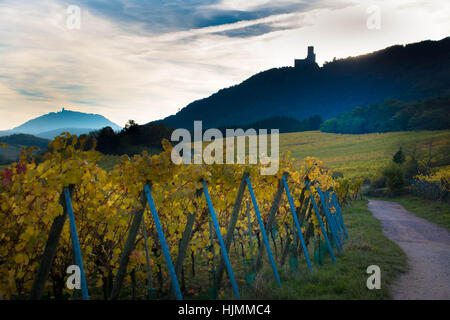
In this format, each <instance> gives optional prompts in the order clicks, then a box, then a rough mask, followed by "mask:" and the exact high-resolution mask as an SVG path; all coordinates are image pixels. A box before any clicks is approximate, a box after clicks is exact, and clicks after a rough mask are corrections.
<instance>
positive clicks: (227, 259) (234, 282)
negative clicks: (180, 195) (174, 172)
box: [203, 181, 241, 299]
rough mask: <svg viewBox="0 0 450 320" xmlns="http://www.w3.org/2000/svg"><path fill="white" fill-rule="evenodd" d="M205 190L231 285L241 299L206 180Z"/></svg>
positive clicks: (204, 183)
mask: <svg viewBox="0 0 450 320" xmlns="http://www.w3.org/2000/svg"><path fill="white" fill-rule="evenodd" d="M203 192H204V194H205V198H206V202H207V203H208V209H209V213H210V215H211V218H212V220H213V224H214V229H216V235H217V238H218V239H219V244H220V248H221V251H222V256H223V259H224V260H225V266H226V267H227V271H228V277H229V278H230V282H231V286H232V287H233V291H234V295H235V296H236V298H237V299H240V298H241V297H240V295H239V289H238V286H237V284H236V279H235V278H234V274H233V268H232V267H231V263H230V259H229V258H228V252H227V248H226V247H225V243H224V242H223V238H222V233H221V232H220V226H219V222H218V221H217V217H216V212H215V211H214V207H213V204H212V201H211V197H210V196H209V193H208V187H207V186H206V182H205V181H203Z"/></svg>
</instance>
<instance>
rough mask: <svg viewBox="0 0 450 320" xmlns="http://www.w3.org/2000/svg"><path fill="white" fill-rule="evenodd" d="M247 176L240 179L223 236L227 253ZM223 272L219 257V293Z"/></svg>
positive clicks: (222, 264) (222, 258)
mask: <svg viewBox="0 0 450 320" xmlns="http://www.w3.org/2000/svg"><path fill="white" fill-rule="evenodd" d="M248 176H249V174H248V172H244V174H243V176H242V179H241V184H240V186H239V190H238V193H237V195H236V201H235V203H234V206H233V211H232V212H231V217H230V223H229V224H228V228H227V234H226V236H225V248H226V249H227V252H229V251H230V246H231V242H232V241H233V235H234V228H235V227H236V223H237V221H238V218H239V211H240V210H241V204H242V199H243V198H244V192H245V187H246V185H247V182H246V181H245V179H246V178H247V177H248ZM224 270H225V260H224V257H223V255H221V256H220V261H219V265H218V266H217V273H216V285H217V291H220V287H221V283H222V275H223V271H224Z"/></svg>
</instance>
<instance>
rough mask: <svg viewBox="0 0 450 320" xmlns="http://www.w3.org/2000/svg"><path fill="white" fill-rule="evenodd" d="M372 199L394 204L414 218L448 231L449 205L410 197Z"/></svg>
mask: <svg viewBox="0 0 450 320" xmlns="http://www.w3.org/2000/svg"><path fill="white" fill-rule="evenodd" d="M374 199H377V200H386V201H393V202H396V203H398V204H400V205H402V206H403V207H404V208H405V209H406V210H408V211H410V212H411V213H414V214H415V215H416V216H418V217H421V218H423V219H425V220H428V221H430V222H433V223H435V224H437V225H438V226H441V227H444V228H446V229H447V230H449V231H450V205H449V204H448V203H444V202H441V201H434V200H426V199H422V198H419V197H415V196H411V195H404V196H399V197H393V198H378V197H377V198H375V197H374Z"/></svg>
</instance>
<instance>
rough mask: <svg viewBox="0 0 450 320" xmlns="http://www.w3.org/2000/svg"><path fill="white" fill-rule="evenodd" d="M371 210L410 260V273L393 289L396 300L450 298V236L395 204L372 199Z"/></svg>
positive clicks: (384, 231) (395, 284) (399, 279)
mask: <svg viewBox="0 0 450 320" xmlns="http://www.w3.org/2000/svg"><path fill="white" fill-rule="evenodd" d="M369 210H370V211H372V213H373V214H374V216H375V217H377V218H378V219H380V220H381V223H382V225H383V233H384V234H385V235H386V236H387V237H388V238H390V239H391V240H392V241H394V242H395V243H397V244H398V245H399V246H400V247H401V248H402V250H403V251H404V252H405V253H406V255H407V257H408V266H409V270H408V272H406V273H405V274H401V275H400V277H399V278H398V279H397V281H396V282H395V283H394V284H393V286H392V287H391V293H392V295H393V298H394V299H400V300H409V299H433V300H434V299H446V300H448V299H450V233H449V232H448V231H447V230H445V229H444V228H441V227H438V226H437V225H435V224H433V223H431V222H428V221H426V220H424V219H422V218H419V217H417V216H415V215H414V214H412V213H410V212H409V211H406V210H405V208H403V207H402V206H401V205H399V204H397V203H394V202H389V201H380V200H369ZM381 276H383V270H381Z"/></svg>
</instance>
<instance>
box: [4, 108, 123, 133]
mask: <svg viewBox="0 0 450 320" xmlns="http://www.w3.org/2000/svg"><path fill="white" fill-rule="evenodd" d="M104 127H111V128H112V129H113V130H115V131H117V130H121V129H122V128H121V127H120V126H118V125H117V124H115V123H113V122H111V121H109V120H108V119H106V118H105V117H104V116H102V115H99V114H93V113H83V112H77V111H70V110H65V109H64V108H63V109H62V110H61V111H60V112H50V113H47V114H45V115H43V116H40V117H37V118H35V119H32V120H29V121H27V122H25V123H24V124H22V125H20V126H18V127H15V128H14V129H12V130H7V131H3V132H1V133H0V135H7V134H12V133H26V134H33V135H35V136H38V137H42V138H46V139H53V137H55V136H56V135H58V134H60V133H62V132H65V131H69V132H70V133H72V134H77V135H79V134H83V133H89V132H90V131H93V130H98V129H102V128H104Z"/></svg>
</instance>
